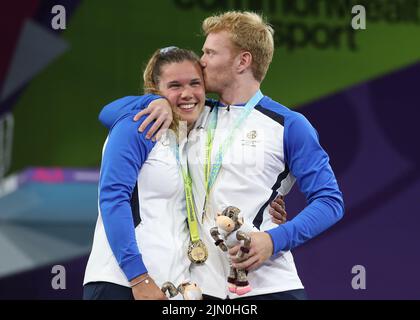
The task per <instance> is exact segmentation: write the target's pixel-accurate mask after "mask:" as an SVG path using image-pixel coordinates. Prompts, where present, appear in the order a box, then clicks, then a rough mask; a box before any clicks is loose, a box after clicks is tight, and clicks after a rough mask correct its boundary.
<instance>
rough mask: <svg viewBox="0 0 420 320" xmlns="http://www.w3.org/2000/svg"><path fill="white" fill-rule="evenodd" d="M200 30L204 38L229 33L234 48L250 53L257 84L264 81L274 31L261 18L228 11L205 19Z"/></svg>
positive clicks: (250, 14)
mask: <svg viewBox="0 0 420 320" xmlns="http://www.w3.org/2000/svg"><path fill="white" fill-rule="evenodd" d="M202 29H203V32H204V35H205V36H207V35H208V34H209V33H213V32H220V31H227V32H229V34H230V35H231V40H232V42H233V44H234V46H235V47H237V48H238V49H239V50H244V51H249V52H250V53H251V55H252V65H251V68H252V73H253V75H254V78H255V79H256V80H257V81H259V82H261V81H262V80H263V79H264V77H265V75H266V73H267V70H268V67H269V65H270V63H271V60H272V59H273V53H274V39H273V35H274V30H273V28H272V27H271V26H270V25H269V24H268V23H267V22H265V21H264V20H263V18H262V16H260V15H258V14H256V13H253V12H239V11H228V12H225V13H222V14H220V15H214V16H211V17H208V18H207V19H205V20H204V21H203V24H202Z"/></svg>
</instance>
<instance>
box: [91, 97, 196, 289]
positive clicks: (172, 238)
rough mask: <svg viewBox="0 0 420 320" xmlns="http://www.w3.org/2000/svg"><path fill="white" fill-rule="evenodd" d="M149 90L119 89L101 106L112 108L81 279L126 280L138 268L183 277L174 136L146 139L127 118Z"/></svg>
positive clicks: (184, 230) (181, 198)
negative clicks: (124, 92)
mask: <svg viewBox="0 0 420 320" xmlns="http://www.w3.org/2000/svg"><path fill="white" fill-rule="evenodd" d="M155 98H156V97H155V96H150V95H149V96H143V97H134V96H132V97H125V98H122V99H119V100H116V101H114V102H112V103H111V104H109V105H108V106H107V107H109V108H111V109H112V110H117V111H118V112H119V116H117V117H115V118H113V120H112V121H111V122H110V123H108V127H110V128H111V129H110V132H109V135H108V138H107V140H106V142H105V144H104V147H103V156H102V164H101V173H100V181H99V201H98V207H99V208H98V209H99V215H98V220H97V224H96V228H95V235H94V240H93V246H92V251H91V254H90V257H89V261H88V264H87V267H86V272H85V278H84V284H86V283H89V282H95V281H106V282H111V283H116V284H119V285H123V286H129V281H130V280H131V279H133V278H135V277H137V276H138V275H140V274H142V273H145V272H148V273H149V275H150V276H151V277H152V278H153V279H154V281H155V282H156V284H157V285H158V286H161V285H162V284H163V282H165V281H172V282H173V283H174V284H176V285H178V284H179V283H181V282H182V281H184V280H186V279H189V269H188V268H189V265H190V262H189V260H188V257H187V255H186V252H187V245H188V241H189V232H188V226H187V223H186V209H185V194H184V187H183V182H182V177H181V175H180V172H179V167H178V164H177V161H176V158H175V156H174V153H173V150H172V148H173V147H174V144H175V143H176V140H175V137H174V136H168V137H167V138H166V139H162V140H161V141H159V142H157V143H153V142H152V141H151V140H148V139H146V138H145V135H144V134H143V133H139V132H138V127H139V122H134V121H133V120H132V118H133V116H134V115H135V114H136V113H137V112H138V110H139V109H141V108H142V107H143V106H147V105H148V104H149V103H150V102H151V101H152V100H153V99H155ZM121 110H124V112H120V111H121ZM142 120H143V119H142ZM142 120H141V121H142Z"/></svg>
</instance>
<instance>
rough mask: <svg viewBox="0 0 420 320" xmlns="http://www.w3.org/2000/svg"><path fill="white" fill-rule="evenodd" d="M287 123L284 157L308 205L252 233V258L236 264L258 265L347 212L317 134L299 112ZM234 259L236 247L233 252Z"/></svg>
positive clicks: (299, 242)
mask: <svg viewBox="0 0 420 320" xmlns="http://www.w3.org/2000/svg"><path fill="white" fill-rule="evenodd" d="M293 115H294V117H292V119H289V120H288V122H287V121H286V123H285V133H284V144H285V158H286V159H285V160H286V163H287V165H288V166H289V169H290V172H291V173H292V174H293V175H294V176H295V177H296V180H297V183H298V186H299V188H300V190H301V191H302V192H303V193H304V195H305V198H306V200H307V203H308V205H307V206H306V207H305V208H304V209H303V210H302V211H301V212H300V213H299V214H298V215H297V216H296V217H295V218H294V219H292V220H290V221H288V222H286V223H284V224H280V225H279V226H278V227H276V228H273V229H270V230H268V231H266V232H255V233H253V234H252V235H251V238H252V240H251V248H250V251H249V258H248V259H247V260H246V261H244V262H241V263H234V267H237V268H246V269H248V270H250V269H254V268H257V267H258V266H260V265H261V264H262V263H263V262H264V261H265V260H267V259H268V258H269V257H271V256H272V255H273V254H277V253H279V252H280V251H282V250H291V249H293V248H295V247H297V246H299V245H301V244H303V243H304V242H306V241H307V240H309V239H311V238H313V237H315V236H316V235H318V234H320V233H321V232H323V231H324V230H326V229H328V228H329V227H330V226H332V225H333V224H334V223H336V222H337V221H338V220H340V219H341V218H342V216H343V214H344V203H343V198H342V194H341V192H340V190H339V188H338V184H337V180H336V178H335V175H334V173H333V171H332V169H331V166H330V165H329V157H328V155H327V153H326V152H325V150H324V149H323V148H322V147H321V145H320V144H319V141H318V135H317V133H316V131H315V129H314V128H313V127H312V125H311V124H310V123H309V122H308V120H306V118H305V117H304V116H303V115H301V114H298V113H294V114H293ZM230 254H231V257H232V260H233V262H235V259H234V257H233V256H234V254H235V252H234V250H232V251H231V252H230Z"/></svg>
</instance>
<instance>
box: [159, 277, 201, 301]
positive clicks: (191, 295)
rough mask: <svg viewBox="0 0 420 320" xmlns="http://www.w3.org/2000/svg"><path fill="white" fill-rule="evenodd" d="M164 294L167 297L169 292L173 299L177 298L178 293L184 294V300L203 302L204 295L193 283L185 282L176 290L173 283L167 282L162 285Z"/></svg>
mask: <svg viewBox="0 0 420 320" xmlns="http://www.w3.org/2000/svg"><path fill="white" fill-rule="evenodd" d="M161 290H162V292H163V293H164V294H165V295H166V291H169V296H170V297H171V298H173V297H175V296H176V295H177V294H178V293H180V294H182V297H183V298H184V300H203V294H202V292H201V289H200V288H199V287H198V286H197V285H196V284H195V283H191V282H188V281H187V282H183V283H181V284H180V285H179V286H178V288H175V286H174V285H173V283H172V282H169V281H168V282H165V283H164V284H163V285H162V289H161Z"/></svg>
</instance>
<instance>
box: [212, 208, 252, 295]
mask: <svg viewBox="0 0 420 320" xmlns="http://www.w3.org/2000/svg"><path fill="white" fill-rule="evenodd" d="M240 212H241V211H240V210H239V209H238V208H236V207H232V206H229V207H227V208H226V209H225V210H223V212H222V213H218V214H217V217H216V227H214V228H211V229H210V234H211V236H212V237H213V239H214V240H215V241H216V242H215V244H216V246H218V247H219V248H220V249H222V250H223V251H227V250H228V249H230V248H232V247H234V246H236V245H237V244H238V243H241V244H242V245H241V249H240V250H239V251H238V254H237V257H238V258H239V260H238V261H239V262H240V261H243V260H245V259H246V258H247V255H248V252H249V247H250V245H251V237H250V236H249V232H250V231H252V228H246V227H245V226H244V223H243V218H242V217H241V218H240V217H239V213H240ZM247 229H248V230H247ZM227 281H228V288H229V291H230V292H232V293H236V294H238V295H243V294H245V293H248V292H249V291H251V289H252V288H251V286H250V285H249V283H248V279H247V272H246V270H245V269H236V268H234V267H233V266H232V263H230V271H229V277H228V279H227Z"/></svg>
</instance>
